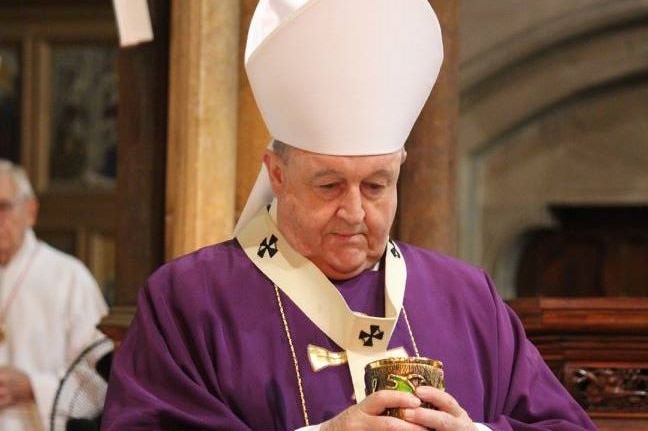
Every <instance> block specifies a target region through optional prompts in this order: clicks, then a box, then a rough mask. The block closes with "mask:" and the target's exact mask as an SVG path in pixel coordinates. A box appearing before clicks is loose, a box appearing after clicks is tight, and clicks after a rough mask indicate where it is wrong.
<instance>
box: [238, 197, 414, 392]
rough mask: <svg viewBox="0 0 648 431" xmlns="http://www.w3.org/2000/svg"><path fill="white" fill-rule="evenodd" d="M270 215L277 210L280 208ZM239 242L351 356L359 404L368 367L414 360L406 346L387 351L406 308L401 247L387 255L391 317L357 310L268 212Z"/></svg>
mask: <svg viewBox="0 0 648 431" xmlns="http://www.w3.org/2000/svg"><path fill="white" fill-rule="evenodd" d="M270 211H273V212H274V211H276V210H275V208H274V206H273V208H271V210H270ZM237 239H238V241H239V243H240V244H241V246H242V247H243V250H244V251H245V253H246V254H247V256H248V257H249V258H250V260H251V261H252V262H253V263H254V264H255V265H256V266H257V267H258V268H259V269H260V270H261V271H262V272H263V273H264V274H265V275H266V276H267V277H268V278H269V279H270V280H271V281H272V282H273V283H274V284H275V285H276V286H277V287H278V288H279V289H281V291H282V292H284V293H285V294H286V296H288V297H289V298H290V299H291V300H292V301H293V302H294V303H295V304H296V305H297V307H299V309H300V310H301V311H302V312H303V313H304V314H306V316H308V318H309V319H310V320H311V321H312V322H313V323H314V324H315V325H317V327H318V328H320V329H321V330H322V331H323V332H324V333H325V334H326V335H327V336H328V337H329V338H330V339H331V340H333V341H334V342H335V343H336V344H337V345H338V346H340V347H342V348H343V349H344V350H345V351H346V356H347V360H348V361H347V363H348V366H349V371H350V373H351V378H352V381H353V389H354V392H355V397H356V401H358V402H359V401H361V400H362V399H363V398H364V397H365V391H364V367H365V365H366V364H368V363H369V362H371V361H374V360H377V359H383V358H386V357H395V356H396V357H404V356H408V355H407V352H406V351H405V349H404V348H403V347H400V348H398V349H392V350H389V351H388V350H387V346H388V344H389V340H390V338H391V336H392V333H393V331H394V328H395V326H396V322H397V321H398V316H399V314H400V311H401V308H402V305H403V296H404V294H405V281H406V279H407V269H406V266H405V261H404V259H403V257H402V254H401V252H400V250H399V249H398V246H397V245H396V244H395V243H393V242H392V241H389V242H388V243H387V250H386V253H385V256H386V258H385V317H373V316H367V315H364V314H361V313H357V312H354V311H352V310H351V309H350V308H349V307H348V305H347V304H346V302H345V300H344V298H343V297H342V295H341V294H340V292H338V290H337V288H336V287H335V286H334V285H333V283H331V282H330V281H329V279H328V278H326V276H325V275H324V274H323V273H322V272H321V271H320V270H319V269H318V268H317V267H316V266H315V265H314V264H313V263H312V262H311V261H310V260H308V259H306V258H305V257H303V256H302V255H300V254H299V253H297V252H296V251H295V250H294V249H293V248H292V247H291V246H290V244H288V242H287V241H286V240H285V238H284V237H283V236H282V235H281V233H280V232H279V229H278V228H277V226H276V224H275V223H274V221H273V218H272V216H271V215H270V214H269V213H268V211H267V210H266V209H265V208H264V209H262V210H261V211H259V213H258V214H257V215H256V216H255V217H254V218H253V219H252V220H251V221H250V222H249V223H248V224H247V225H246V226H245V227H244V228H243V229H241V231H240V232H239V233H238V235H237Z"/></svg>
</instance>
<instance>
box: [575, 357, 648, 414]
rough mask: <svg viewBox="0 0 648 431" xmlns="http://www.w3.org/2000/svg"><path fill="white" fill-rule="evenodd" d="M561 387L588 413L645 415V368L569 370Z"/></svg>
mask: <svg viewBox="0 0 648 431" xmlns="http://www.w3.org/2000/svg"><path fill="white" fill-rule="evenodd" d="M565 384H566V386H567V388H568V389H569V391H570V392H571V394H572V395H573V396H574V398H575V399H576V401H578V402H579V403H580V404H581V405H582V406H583V407H584V408H585V409H587V410H588V411H589V412H591V413H594V412H628V413H645V414H646V415H648V366H647V367H642V368H639V367H630V368H628V367H571V366H567V367H566V369H565Z"/></svg>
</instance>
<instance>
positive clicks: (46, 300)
mask: <svg viewBox="0 0 648 431" xmlns="http://www.w3.org/2000/svg"><path fill="white" fill-rule="evenodd" d="M37 213H38V201H37V199H36V197H35V195H34V192H33V189H32V187H31V184H30V182H29V180H28V178H27V176H26V174H25V171H24V170H23V169H22V168H21V167H19V166H17V165H15V164H13V163H11V162H9V161H7V160H1V159H0V430H11V431H22V430H25V431H26V430H29V431H38V430H47V429H48V428H49V416H50V412H51V410H52V403H53V400H54V396H55V393H56V390H57V388H58V385H59V382H60V379H61V377H62V376H63V375H64V373H65V371H66V369H67V367H68V366H69V365H70V363H71V362H72V361H73V360H74V358H75V357H76V356H77V355H78V354H79V353H80V352H81V351H82V350H83V349H84V347H86V346H87V345H88V344H90V343H91V342H92V341H93V340H96V339H97V338H98V337H100V336H101V334H100V332H99V331H98V330H97V329H96V325H97V324H98V323H99V321H100V319H101V318H102V316H104V315H105V314H106V312H107V305H106V302H105V300H104V297H103V295H102V292H101V290H100V288H99V286H98V285H97V282H96V281H95V279H94V277H93V276H92V274H91V273H90V271H89V270H88V269H87V268H86V267H85V266H84V264H83V263H82V262H81V261H79V260H78V259H76V258H75V257H73V256H70V255H67V254H65V253H63V252H61V251H58V250H56V249H54V248H53V247H51V246H49V245H48V244H46V243H44V242H43V241H40V240H38V239H37V238H36V236H35V234H34V231H33V230H32V228H33V226H34V224H35V222H36V218H37Z"/></svg>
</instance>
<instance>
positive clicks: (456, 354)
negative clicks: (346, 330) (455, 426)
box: [102, 240, 596, 431]
mask: <svg viewBox="0 0 648 431" xmlns="http://www.w3.org/2000/svg"><path fill="white" fill-rule="evenodd" d="M399 247H400V248H401V251H402V253H403V256H404V258H405V262H406V264H407V271H408V278H407V285H406V290H405V299H404V307H405V310H406V311H407V314H408V317H409V320H410V323H411V325H412V331H413V334H414V339H415V341H416V343H417V345H418V348H419V350H420V354H421V355H422V356H426V357H430V358H434V359H439V360H441V361H443V363H444V368H445V379H446V390H447V391H448V392H449V393H450V394H452V395H453V396H454V397H455V398H456V399H457V400H458V402H459V403H460V404H461V405H462V406H463V408H464V409H466V411H467V412H468V414H469V415H470V417H471V418H472V420H473V421H475V422H483V423H486V425H488V426H489V427H490V428H492V429H493V430H498V431H499V430H520V431H522V430H524V431H531V430H553V431H570V430H595V429H596V428H595V427H594V425H593V424H592V423H591V421H590V420H589V418H588V417H587V415H586V414H585V413H584V411H583V410H582V409H581V408H580V407H579V406H578V405H577V404H576V403H575V402H574V401H573V399H572V398H571V397H570V396H569V395H568V393H567V392H566V391H565V390H564V389H563V387H562V386H561V384H560V383H559V382H558V380H557V379H556V378H555V377H554V376H553V374H552V373H551V371H550V370H549V369H548V367H547V366H546V365H545V363H544V362H543V360H542V358H541V356H540V355H539V353H538V352H537V350H536V349H535V347H533V346H532V345H531V343H530V342H529V341H527V339H526V337H525V335H524V331H523V329H522V326H521V324H520V322H519V321H518V319H517V318H516V317H515V316H514V314H513V313H512V311H511V310H509V308H508V307H507V306H506V305H505V304H504V302H503V301H502V300H501V299H500V298H499V296H498V295H497V294H496V292H495V289H494V287H493V285H492V283H491V281H490V279H489V278H488V276H487V275H486V274H485V273H484V272H483V271H482V270H479V269H477V268H474V267H472V266H470V265H467V264H465V263H462V262H459V261H457V260H454V259H451V258H449V257H445V256H442V255H439V254H436V253H434V252H431V251H426V250H423V249H419V248H416V247H412V246H408V245H406V244H403V243H399ZM335 284H336V286H337V287H338V289H339V291H340V292H341V293H342V295H343V296H344V298H345V299H346V300H347V303H348V304H349V306H350V307H351V309H353V310H354V311H359V312H362V313H366V314H369V315H374V316H383V315H384V271H365V272H364V273H362V274H360V275H359V276H357V277H355V278H353V279H350V280H346V281H343V282H335ZM281 299H282V302H283V306H284V310H285V315H286V318H287V322H288V327H289V330H290V333H291V336H292V341H293V343H294V346H295V353H296V355H297V361H298V366H299V370H300V373H301V378H302V381H303V389H304V395H305V402H306V409H307V411H308V415H309V419H310V423H311V424H317V423H321V422H323V421H325V420H327V419H329V418H331V417H333V416H334V415H336V414H338V413H339V412H341V411H342V410H344V409H345V408H347V407H348V406H350V405H352V404H353V403H354V400H353V386H352V383H351V376H350V373H349V371H348V368H347V366H346V365H341V366H333V367H329V368H325V369H323V370H321V371H318V372H313V371H312V370H311V367H310V364H309V362H308V357H307V351H306V348H307V345H308V344H314V345H316V346H319V347H324V348H326V349H328V350H331V351H335V352H337V351H340V350H341V349H340V347H339V346H337V345H335V343H333V342H332V341H331V340H330V339H328V337H327V336H326V335H325V334H324V333H323V332H322V331H321V330H319V329H318V328H317V327H316V326H315V325H314V324H313V323H312V322H311V321H310V320H309V319H308V318H307V317H306V316H305V315H304V314H303V313H302V312H301V311H300V310H299V309H298V308H297V307H296V306H295V305H294V304H293V303H292V302H291V300H290V299H289V298H287V297H286V296H285V295H284V294H281ZM389 346H390V348H396V347H401V346H402V347H404V348H405V350H407V352H408V353H409V354H410V355H414V350H413V347H412V342H411V339H410V336H409V334H408V331H407V326H406V324H405V321H404V319H403V316H402V313H401V316H400V318H399V320H398V323H397V326H396V328H395V330H394V334H393V336H392V339H391V341H390V345H389ZM304 425H305V424H304V418H303V414H302V406H301V402H300V396H299V389H298V385H297V377H296V373H295V369H294V364H293V358H292V355H291V353H290V348H289V345H288V340H287V337H286V332H285V330H284V327H283V324H282V319H281V314H280V310H279V306H278V303H277V299H276V295H275V289H274V286H273V284H272V283H271V282H270V281H269V280H268V279H267V278H266V277H265V276H264V274H263V273H261V272H260V271H259V270H258V269H257V268H256V267H255V266H254V264H252V262H250V260H249V259H248V258H247V257H246V256H245V254H244V252H243V251H242V249H241V248H240V246H239V245H238V243H237V242H236V241H235V240H231V241H228V242H225V243H222V244H219V245H215V246H211V247H206V248H204V249H202V250H199V251H197V252H195V253H193V254H190V255H188V256H185V257H182V258H180V259H177V260H175V261H172V262H170V263H168V264H166V265H164V266H163V267H162V268H160V269H159V270H158V271H156V272H155V273H154V274H153V275H152V276H151V277H150V279H149V280H148V282H147V283H146V285H145V286H144V287H143V288H142V289H141V291H140V293H139V298H138V307H137V313H136V315H135V318H134V320H133V323H132V324H131V326H130V328H129V329H128V332H127V334H126V337H125V339H124V341H123V343H122V345H121V347H120V348H119V350H118V351H117V354H116V356H115V359H114V362H113V368H112V373H111V378H110V383H109V387H108V394H107V399H106V404H105V411H104V417H103V424H102V429H103V430H104V431H123V430H214V431H216V430H218V431H242V430H295V429H297V428H300V427H303V426H304Z"/></svg>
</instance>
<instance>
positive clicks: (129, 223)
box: [100, 0, 169, 340]
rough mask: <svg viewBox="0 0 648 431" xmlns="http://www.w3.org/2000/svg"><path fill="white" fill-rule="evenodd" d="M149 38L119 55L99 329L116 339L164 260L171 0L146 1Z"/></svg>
mask: <svg viewBox="0 0 648 431" xmlns="http://www.w3.org/2000/svg"><path fill="white" fill-rule="evenodd" d="M149 7H150V9H151V21H152V24H153V31H154V34H155V40H154V41H153V42H149V43H145V44H142V45H137V46H134V47H129V48H124V49H122V50H121V51H120V53H119V64H118V80H119V112H118V120H117V127H118V136H119V142H118V147H117V157H118V169H117V195H116V196H117V198H116V201H117V208H118V211H117V250H116V261H117V262H116V266H117V268H116V272H117V276H116V288H115V303H114V306H113V307H112V308H111V310H110V314H109V315H108V316H107V318H106V319H104V321H103V322H102V323H101V325H100V328H101V329H102V330H103V331H104V332H106V333H107V334H108V335H110V336H111V337H112V338H113V339H115V340H119V339H120V338H121V334H122V333H123V331H124V330H125V329H126V327H127V326H128V324H129V323H130V319H131V316H132V312H133V310H134V306H135V302H136V297H137V291H138V290H139V288H140V287H141V285H142V284H143V283H144V281H145V280H146V278H147V277H148V276H149V275H150V274H151V272H153V271H154V270H155V269H156V268H157V267H158V266H159V265H160V264H161V263H162V262H163V238H164V224H163V209H164V176H165V160H166V157H165V151H166V138H167V133H166V124H167V106H168V105H167V86H168V74H167V70H168V61H169V60H168V59H169V42H168V35H169V25H168V24H169V0H150V1H149Z"/></svg>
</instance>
